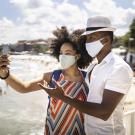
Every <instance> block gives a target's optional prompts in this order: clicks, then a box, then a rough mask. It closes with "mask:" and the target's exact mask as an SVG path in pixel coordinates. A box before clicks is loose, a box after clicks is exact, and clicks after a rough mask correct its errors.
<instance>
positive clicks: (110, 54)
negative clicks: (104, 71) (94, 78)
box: [101, 52, 113, 63]
mask: <svg viewBox="0 0 135 135" xmlns="http://www.w3.org/2000/svg"><path fill="white" fill-rule="evenodd" d="M112 58H113V53H112V52H110V53H109V54H107V56H106V57H105V58H104V59H103V60H102V61H101V63H102V62H103V63H104V62H106V63H108V62H110V60H111V59H112Z"/></svg>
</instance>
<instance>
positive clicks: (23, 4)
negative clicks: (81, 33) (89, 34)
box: [0, 0, 135, 44]
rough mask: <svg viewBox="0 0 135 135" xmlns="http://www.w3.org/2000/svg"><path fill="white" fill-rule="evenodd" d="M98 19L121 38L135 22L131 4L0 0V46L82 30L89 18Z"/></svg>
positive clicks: (118, 0) (124, 0)
mask: <svg viewBox="0 0 135 135" xmlns="http://www.w3.org/2000/svg"><path fill="white" fill-rule="evenodd" d="M99 15H101V16H106V17H108V18H109V19H110V20H111V23H112V26H113V27H115V28H116V31H115V35H116V36H122V35H124V34H125V33H126V32H128V31H129V26H130V24H131V23H132V20H133V18H135V0H0V44H6V43H16V42H17V41H18V40H32V39H39V38H40V39H41V38H42V39H47V38H48V37H52V36H53V35H52V31H53V30H54V29H56V28H57V27H61V26H67V28H68V29H69V30H74V29H78V28H85V27H86V22H87V19H88V18H89V17H91V16H99Z"/></svg>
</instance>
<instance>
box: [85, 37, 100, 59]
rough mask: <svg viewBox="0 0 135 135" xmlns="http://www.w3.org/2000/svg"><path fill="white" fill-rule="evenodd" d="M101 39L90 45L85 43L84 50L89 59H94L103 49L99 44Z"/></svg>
mask: <svg viewBox="0 0 135 135" xmlns="http://www.w3.org/2000/svg"><path fill="white" fill-rule="evenodd" d="M102 39H103V38H102ZM102 39H99V40H97V41H94V42H91V43H85V46H86V50H87V52H88V54H89V55H90V56H91V57H95V56H96V55H97V54H98V53H99V52H100V51H101V49H102V48H103V44H102V43H101V40H102Z"/></svg>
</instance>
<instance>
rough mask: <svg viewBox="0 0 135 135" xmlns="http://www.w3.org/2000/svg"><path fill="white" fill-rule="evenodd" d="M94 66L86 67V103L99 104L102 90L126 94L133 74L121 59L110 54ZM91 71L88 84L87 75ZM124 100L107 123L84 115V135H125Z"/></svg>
mask: <svg viewBox="0 0 135 135" xmlns="http://www.w3.org/2000/svg"><path fill="white" fill-rule="evenodd" d="M94 65H95V63H94V64H93V63H92V64H90V66H89V67H88V72H87V75H86V79H85V81H86V83H87V84H88V87H89V94H88V98H87V101H88V102H92V103H99V104H101V102H102V98H103V92H104V89H106V90H110V91H114V92H119V93H122V94H125V95H126V94H127V93H128V91H129V89H130V86H131V84H132V79H133V72H132V70H131V68H130V66H129V65H128V64H127V63H126V62H125V61H124V60H123V59H122V58H120V57H119V56H117V55H115V54H113V53H112V52H110V53H109V54H108V55H107V56H106V57H105V58H104V59H103V60H102V62H101V63H100V64H96V65H95V66H94ZM93 67H94V68H93ZM92 69H93V70H92ZM91 70H92V72H91V79H90V82H89V77H88V74H89V72H90V71H91ZM124 99H125V96H124V98H123V99H122V101H121V102H120V103H119V104H118V106H117V107H116V109H115V110H114V112H113V113H112V115H111V117H110V118H109V119H108V120H107V121H104V120H101V119H99V118H96V117H93V116H90V115H87V114H86V115H85V131H86V135H125V134H126V133H125V132H126V131H125V128H124V125H123V107H124Z"/></svg>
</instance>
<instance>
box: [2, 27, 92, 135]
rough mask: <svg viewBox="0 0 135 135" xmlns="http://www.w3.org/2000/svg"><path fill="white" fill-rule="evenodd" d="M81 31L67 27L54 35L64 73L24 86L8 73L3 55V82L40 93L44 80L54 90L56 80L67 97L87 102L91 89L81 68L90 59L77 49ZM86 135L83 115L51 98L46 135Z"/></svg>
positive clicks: (57, 73) (50, 73)
mask: <svg viewBox="0 0 135 135" xmlns="http://www.w3.org/2000/svg"><path fill="white" fill-rule="evenodd" d="M82 32H83V31H80V30H78V31H74V32H73V33H72V34H69V32H68V31H67V29H66V27H61V29H57V30H55V31H54V32H53V34H54V35H55V36H56V38H55V39H54V40H53V42H52V51H53V53H52V54H53V56H55V57H56V58H57V59H58V60H59V61H60V64H61V67H62V69H61V70H55V71H53V72H49V73H44V75H43V77H42V78H40V79H38V80H35V81H33V82H31V83H27V84H24V82H22V81H20V80H19V79H18V78H16V77H15V76H14V75H12V74H10V73H9V70H8V67H7V65H8V60H7V57H6V56H3V57H1V62H0V63H1V64H0V66H1V67H0V76H1V79H5V81H6V82H7V84H8V85H10V86H11V87H12V88H13V89H15V90H16V91H18V92H21V93H27V92H32V91H37V90H41V87H40V86H39V85H38V84H39V83H41V84H43V83H44V81H45V82H46V83H47V84H48V85H49V86H50V87H55V85H54V83H53V81H57V83H58V84H59V85H60V86H61V87H62V88H63V89H64V93H65V94H66V95H68V96H69V97H72V98H75V99H79V100H81V101H85V100H86V98H87V94H88V88H87V86H86V84H85V82H84V77H85V72H84V71H81V70H80V68H84V67H85V66H86V65H88V64H89V62H90V60H91V59H89V57H86V58H85V61H84V58H83V57H84V56H85V55H83V56H82V55H81V52H80V50H79V49H78V46H77V41H78V39H79V35H81V33H82ZM86 55H87V54H86ZM87 56H88V55H87ZM3 65H4V67H3ZM6 74H7V75H6ZM84 134H85V132H84V115H83V113H81V112H79V111H78V110H77V109H75V108H73V107H71V106H70V105H68V104H66V103H64V102H63V101H61V100H57V99H55V98H52V97H50V98H49V104H48V109H47V116H46V122H45V135H84Z"/></svg>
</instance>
